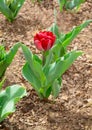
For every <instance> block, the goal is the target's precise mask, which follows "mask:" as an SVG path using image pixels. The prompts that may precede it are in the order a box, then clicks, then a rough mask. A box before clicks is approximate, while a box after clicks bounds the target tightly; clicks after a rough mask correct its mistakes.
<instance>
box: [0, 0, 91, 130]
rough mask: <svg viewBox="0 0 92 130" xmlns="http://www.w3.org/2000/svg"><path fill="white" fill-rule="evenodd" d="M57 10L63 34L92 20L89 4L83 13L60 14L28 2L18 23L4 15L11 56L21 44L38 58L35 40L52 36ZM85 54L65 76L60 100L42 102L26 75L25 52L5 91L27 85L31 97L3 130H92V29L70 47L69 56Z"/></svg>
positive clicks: (0, 35)
mask: <svg viewBox="0 0 92 130" xmlns="http://www.w3.org/2000/svg"><path fill="white" fill-rule="evenodd" d="M54 7H56V9H57V24H58V25H59V27H60V31H63V32H64V33H66V32H68V31H70V30H71V29H72V27H73V26H76V25H79V24H81V23H82V22H83V21H84V20H87V19H92V1H91V0H87V1H86V2H85V3H84V4H83V5H82V6H81V8H80V10H79V11H78V12H77V13H72V12H67V11H63V12H62V13H61V12H60V10H59V6H58V4H57V3H56V0H54V1H50V0H48V1H46V0H44V1H43V2H42V3H41V4H37V3H35V4H33V3H32V2H30V0H26V2H25V3H24V5H23V7H22V8H21V11H20V13H19V15H18V17H17V18H16V20H15V21H14V22H13V23H9V22H8V21H7V20H6V19H5V17H4V16H3V15H2V14H0V43H3V44H4V45H5V47H6V50H9V49H10V48H11V47H12V45H14V44H15V43H16V42H19V41H20V42H23V43H24V44H25V45H27V46H28V47H29V48H30V49H31V50H32V52H33V53H36V54H39V55H40V52H39V51H38V50H37V49H36V48H35V46H34V43H33V36H34V35H35V34H36V32H39V31H40V30H46V29H47V28H49V27H50V26H51V25H52V23H53V22H54V11H53V9H54ZM71 49H78V50H82V51H83V52H84V54H83V55H82V56H81V57H80V58H78V59H77V60H76V61H75V62H74V64H73V65H72V66H71V67H70V69H69V70H68V71H67V72H66V73H65V74H64V75H63V86H62V91H61V92H60V94H59V96H58V98H57V99H54V100H53V99H52V97H50V100H49V101H48V102H45V101H41V100H40V99H39V97H38V96H37V94H36V93H35V91H34V90H33V89H32V87H31V85H30V84H29V83H28V82H27V81H25V80H24V78H23V77H22V74H21V70H22V66H23V65H24V63H25V59H24V56H23V53H22V50H21V49H19V51H18V52H17V55H16V56H15V58H14V60H13V62H12V64H11V65H10V66H9V68H8V69H7V71H6V73H5V76H6V81H5V86H6V85H7V86H8V85H12V84H20V85H24V86H25V87H26V88H27V92H28V95H27V97H25V98H23V99H22V100H21V101H20V102H19V103H18V104H17V109H16V112H15V113H13V114H12V115H10V116H9V117H8V118H7V119H5V120H4V121H3V122H2V123H1V124H0V129H2V130H92V23H91V24H90V25H89V26H88V27H87V28H85V29H84V30H83V31H82V32H81V33H80V34H79V35H78V36H77V38H76V39H75V40H74V41H73V42H72V44H71V45H70V46H69V50H71Z"/></svg>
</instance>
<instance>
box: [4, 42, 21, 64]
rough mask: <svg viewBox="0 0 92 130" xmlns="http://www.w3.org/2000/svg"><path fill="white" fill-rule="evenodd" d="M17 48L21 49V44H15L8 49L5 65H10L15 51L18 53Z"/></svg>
mask: <svg viewBox="0 0 92 130" xmlns="http://www.w3.org/2000/svg"><path fill="white" fill-rule="evenodd" d="M19 47H21V43H20V42H18V43H16V44H15V45H14V46H13V47H12V48H11V49H10V51H9V52H8V53H7V55H6V64H7V65H10V64H11V62H12V60H13V58H14V56H15V55H16V53H17V51H18V49H19Z"/></svg>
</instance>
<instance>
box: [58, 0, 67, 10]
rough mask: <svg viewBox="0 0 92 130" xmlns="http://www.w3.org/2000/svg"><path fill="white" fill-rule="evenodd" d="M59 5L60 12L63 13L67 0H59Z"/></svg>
mask: <svg viewBox="0 0 92 130" xmlns="http://www.w3.org/2000/svg"><path fill="white" fill-rule="evenodd" d="M58 3H59V5H60V11H62V10H63V7H64V5H65V3H66V0H58Z"/></svg>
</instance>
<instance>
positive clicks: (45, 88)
mask: <svg viewBox="0 0 92 130" xmlns="http://www.w3.org/2000/svg"><path fill="white" fill-rule="evenodd" d="M90 22H92V20H88V21H86V22H84V23H83V24H81V25H79V26H77V27H74V28H73V30H72V31H70V32H69V33H67V34H62V33H60V32H59V30H58V26H57V25H56V24H54V25H53V26H52V27H51V28H50V30H51V31H52V32H53V33H54V34H55V35H56V38H57V39H56V43H55V45H54V46H53V47H52V48H51V49H50V50H48V51H45V52H44V55H43V56H44V57H45V62H44V64H43V59H40V58H39V57H38V56H37V55H36V56H35V55H33V54H32V52H31V51H30V49H29V48H28V47H27V46H25V45H22V50H23V53H24V56H25V59H26V63H25V65H24V66H23V69H22V74H23V77H24V78H25V79H26V80H28V81H29V82H30V83H31V85H32V86H33V88H34V89H35V90H36V92H37V93H38V95H39V97H40V98H42V99H43V98H48V97H49V96H50V94H52V95H53V96H54V97H57V96H58V94H59V92H60V88H61V84H62V80H61V76H62V75H63V74H64V72H65V71H66V70H67V69H68V68H69V67H70V66H71V65H72V63H73V62H74V61H75V60H76V59H77V57H79V56H80V55H81V54H82V52H81V51H70V52H68V53H67V46H68V45H69V44H70V43H71V42H72V40H73V39H74V38H75V37H76V36H77V35H78V34H79V32H80V31H81V30H82V29H83V28H84V27H86V26H87V25H88V24H89V23H90Z"/></svg>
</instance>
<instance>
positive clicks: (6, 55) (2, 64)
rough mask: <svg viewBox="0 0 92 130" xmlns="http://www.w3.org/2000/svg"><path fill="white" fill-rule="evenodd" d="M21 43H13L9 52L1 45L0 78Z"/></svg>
mask: <svg viewBox="0 0 92 130" xmlns="http://www.w3.org/2000/svg"><path fill="white" fill-rule="evenodd" d="M20 45H21V43H17V44H15V45H14V46H13V47H12V48H11V49H10V51H9V52H6V51H5V49H4V47H3V46H2V45H1V46H0V48H1V52H0V78H2V76H3V75H4V73H5V71H6V69H7V67H8V66H9V65H10V64H11V62H12V60H13V58H14V56H15V54H16V53H17V50H18V48H19V47H20Z"/></svg>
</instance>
